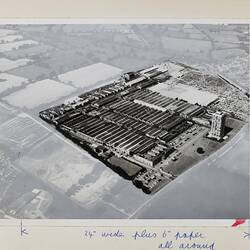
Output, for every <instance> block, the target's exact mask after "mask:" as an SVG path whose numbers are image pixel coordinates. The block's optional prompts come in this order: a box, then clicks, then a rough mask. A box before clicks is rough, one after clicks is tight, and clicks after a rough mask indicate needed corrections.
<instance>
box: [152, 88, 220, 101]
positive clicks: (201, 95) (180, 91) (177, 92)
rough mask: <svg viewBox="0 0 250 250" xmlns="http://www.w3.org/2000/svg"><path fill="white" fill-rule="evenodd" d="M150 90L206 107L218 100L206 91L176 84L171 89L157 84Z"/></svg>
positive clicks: (214, 95)
mask: <svg viewBox="0 0 250 250" xmlns="http://www.w3.org/2000/svg"><path fill="white" fill-rule="evenodd" d="M150 89H151V90H152V91H155V92H158V93H160V94H161V95H163V96H167V97H170V98H179V99H183V100H186V101H187V102H189V103H192V104H195V103H198V104H200V105H202V106H207V105H208V104H209V103H211V102H213V101H215V100H216V99H217V98H218V95H216V94H213V93H210V92H208V91H201V90H198V89H197V88H195V87H192V86H188V85H184V84H176V85H174V86H172V87H171V86H169V85H167V84H165V83H159V84H157V85H155V86H153V87H151V88H150Z"/></svg>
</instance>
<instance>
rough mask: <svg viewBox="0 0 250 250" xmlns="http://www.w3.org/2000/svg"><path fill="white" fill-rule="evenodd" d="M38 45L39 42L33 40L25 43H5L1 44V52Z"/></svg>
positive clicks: (24, 41)
mask: <svg viewBox="0 0 250 250" xmlns="http://www.w3.org/2000/svg"><path fill="white" fill-rule="evenodd" d="M36 44H38V42H36V41H33V40H23V41H18V42H10V43H3V44H0V52H5V51H10V50H15V49H18V48H20V47H22V46H26V45H36Z"/></svg>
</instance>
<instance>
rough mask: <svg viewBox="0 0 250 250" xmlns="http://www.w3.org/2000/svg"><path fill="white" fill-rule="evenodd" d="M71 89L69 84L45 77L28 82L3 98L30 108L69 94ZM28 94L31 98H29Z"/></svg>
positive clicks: (16, 104) (21, 106)
mask: <svg viewBox="0 0 250 250" xmlns="http://www.w3.org/2000/svg"><path fill="white" fill-rule="evenodd" d="M73 91H74V88H73V87H71V86H67V85H65V84H63V83H60V82H57V81H54V80H50V79H45V80H42V81H38V82H36V83H33V84H30V85H28V86H27V87H25V88H24V89H22V90H19V91H16V92H15V93H13V94H10V95H8V96H6V97H4V98H3V100H5V101H7V102H8V103H9V104H11V105H13V106H16V107H20V108H23V107H25V108H28V109H31V108H35V107H37V106H39V105H42V104H45V103H49V102H52V101H54V100H56V99H58V98H60V97H63V96H66V95H69V94H70V93H72V92H73ZM30 96H32V97H33V98H29V97H30Z"/></svg>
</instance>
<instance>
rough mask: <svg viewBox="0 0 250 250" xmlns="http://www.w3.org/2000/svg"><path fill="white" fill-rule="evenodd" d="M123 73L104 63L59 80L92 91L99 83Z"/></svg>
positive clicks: (77, 70) (59, 77)
mask: <svg viewBox="0 0 250 250" xmlns="http://www.w3.org/2000/svg"><path fill="white" fill-rule="evenodd" d="M121 72H122V70H121V69H119V68H116V67H113V66H110V65H107V64H104V63H96V64H92V65H89V66H86V67H83V68H80V69H76V70H72V71H69V72H67V73H65V74H61V75H59V76H58V79H59V80H60V81H62V82H64V83H71V84H72V85H74V86H75V87H78V88H84V89H86V90H90V89H93V88H95V87H97V86H98V83H100V82H105V81H107V80H109V79H111V78H114V77H115V76H118V75H120V74H121Z"/></svg>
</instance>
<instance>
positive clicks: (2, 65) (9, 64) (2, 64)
mask: <svg viewBox="0 0 250 250" xmlns="http://www.w3.org/2000/svg"><path fill="white" fill-rule="evenodd" d="M29 62H32V60H30V59H26V58H23V59H18V60H15V61H14V60H10V59H7V58H0V72H4V71H8V70H11V69H14V68H17V67H20V66H23V65H25V64H27V63H29Z"/></svg>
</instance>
